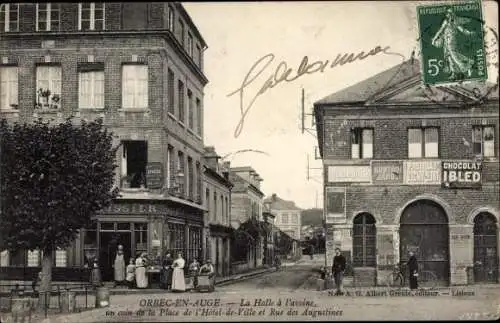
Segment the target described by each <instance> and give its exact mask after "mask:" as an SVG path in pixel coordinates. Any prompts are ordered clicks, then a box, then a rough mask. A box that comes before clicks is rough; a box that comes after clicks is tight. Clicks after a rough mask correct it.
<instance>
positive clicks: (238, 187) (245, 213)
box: [229, 166, 264, 272]
mask: <svg viewBox="0 0 500 323" xmlns="http://www.w3.org/2000/svg"><path fill="white" fill-rule="evenodd" d="M229 180H230V181H231V183H233V185H234V186H233V189H232V191H231V224H232V226H233V228H235V229H239V228H240V227H241V226H242V225H246V224H249V223H261V222H262V221H263V215H262V211H263V198H264V193H262V191H261V190H260V182H261V181H262V178H261V177H260V176H259V174H258V173H257V172H256V171H255V170H254V169H253V168H252V167H249V166H246V167H234V168H231V169H230V174H229ZM252 225H253V224H252ZM240 231H241V230H240ZM238 234H240V235H245V234H246V233H244V232H240V233H238ZM263 243H264V242H263V236H261V235H259V236H258V237H257V238H256V240H255V241H253V243H252V244H250V245H248V246H244V245H242V246H240V247H235V248H232V249H231V254H232V261H233V268H234V271H235V272H238V271H240V270H245V269H248V268H256V267H258V266H260V265H262V259H263V257H264V254H263ZM244 247H248V249H247V250H243V248H244Z"/></svg>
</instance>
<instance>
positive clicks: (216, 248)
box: [215, 237, 221, 275]
mask: <svg viewBox="0 0 500 323" xmlns="http://www.w3.org/2000/svg"><path fill="white" fill-rule="evenodd" d="M219 257H220V254H219V237H216V238H215V271H216V272H217V275H220V274H221V272H220V258H219Z"/></svg>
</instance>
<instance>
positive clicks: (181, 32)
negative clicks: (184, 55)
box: [179, 19, 186, 47]
mask: <svg viewBox="0 0 500 323" xmlns="http://www.w3.org/2000/svg"><path fill="white" fill-rule="evenodd" d="M179 29H180V30H179V37H180V38H181V45H182V47H184V46H185V45H186V25H185V24H184V22H183V21H182V20H181V19H179Z"/></svg>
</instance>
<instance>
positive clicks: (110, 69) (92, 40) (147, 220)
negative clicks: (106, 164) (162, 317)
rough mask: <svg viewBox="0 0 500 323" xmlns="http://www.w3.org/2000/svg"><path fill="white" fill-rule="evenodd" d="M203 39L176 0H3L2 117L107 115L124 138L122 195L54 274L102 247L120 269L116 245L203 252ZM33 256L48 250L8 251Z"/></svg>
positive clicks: (7, 258) (188, 254)
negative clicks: (74, 0) (56, 0)
mask: <svg viewBox="0 0 500 323" xmlns="http://www.w3.org/2000/svg"><path fill="white" fill-rule="evenodd" d="M205 48H206V44H205V41H204V40H203V38H202V36H201V34H200V32H199V31H198V29H197V28H196V26H195V25H194V23H193V22H192V20H191V18H190V17H189V15H188V14H187V12H186V11H185V9H184V8H183V6H182V5H181V4H180V3H177V2H175V3H174V2H172V3H167V2H130V3H111V2H110V3H100V2H99V3H98V2H87V3H37V4H35V3H20V4H17V3H4V4H1V8H0V82H1V88H0V91H1V96H0V117H1V118H6V119H7V120H9V121H10V122H31V121H33V120H34V119H35V118H42V119H46V120H54V121H62V120H64V119H65V118H67V117H71V116H73V117H75V119H76V120H78V119H93V118H97V117H101V118H103V119H104V123H105V125H106V126H107V127H108V128H109V129H110V130H111V131H113V133H114V134H115V136H116V139H115V141H116V142H115V143H116V145H118V144H120V148H119V151H118V155H117V161H118V164H119V168H118V172H117V173H116V185H117V186H119V187H120V189H121V197H120V198H118V199H117V200H116V201H115V202H114V203H113V205H112V206H111V207H110V208H109V209H108V210H105V211H103V212H102V213H101V214H99V216H98V217H97V219H96V221H95V226H94V227H93V228H89V230H87V231H86V232H82V233H81V235H80V237H79V238H78V239H77V240H76V241H75V243H74V246H73V247H72V248H69V250H58V251H57V253H56V256H55V260H54V263H55V266H56V267H55V268H54V275H55V276H56V277H55V279H58V278H59V276H58V275H59V274H60V273H64V272H66V273H71V272H72V271H71V270H66V269H68V268H69V269H76V268H81V267H83V266H84V265H85V263H86V262H88V261H89V259H90V258H93V257H98V258H99V260H100V265H101V266H102V272H103V277H104V279H105V280H108V279H111V278H112V270H111V261H112V258H113V256H114V252H115V250H116V246H117V244H123V245H124V247H125V253H126V256H127V257H129V256H132V257H135V255H136V254H137V253H139V252H141V251H146V252H148V253H150V254H152V255H153V256H154V255H157V254H160V253H163V252H165V251H166V250H171V251H173V252H177V251H183V252H185V258H187V260H190V259H191V258H193V257H196V256H200V255H201V253H202V249H203V241H204V240H205V239H203V238H202V234H203V233H202V232H203V230H202V228H203V214H204V211H205V208H204V206H203V203H202V197H201V194H202V172H203V160H202V156H203V153H204V150H203V148H204V145H203V88H204V86H205V85H206V83H207V82H208V80H207V79H206V77H205V75H204V73H203V51H204V50H205ZM47 90H48V91H47ZM25 264H27V265H28V266H29V267H34V268H36V267H37V266H39V264H40V255H39V254H38V253H37V252H36V251H34V252H29V253H28V254H27V256H25V255H22V254H20V255H8V253H7V252H3V253H2V258H1V265H2V266H5V267H7V269H8V268H14V269H15V267H16V266H23V265H25ZM3 272H5V271H3ZM14 272H15V271H12V272H10V273H9V275H7V277H14V276H15V274H14ZM62 276H64V275H62Z"/></svg>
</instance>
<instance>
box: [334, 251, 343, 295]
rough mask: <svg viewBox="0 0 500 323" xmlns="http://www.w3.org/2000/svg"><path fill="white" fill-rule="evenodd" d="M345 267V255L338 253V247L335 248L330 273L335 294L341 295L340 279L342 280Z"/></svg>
mask: <svg viewBox="0 0 500 323" xmlns="http://www.w3.org/2000/svg"><path fill="white" fill-rule="evenodd" d="M345 267H346V260H345V257H344V256H343V255H342V254H341V253H340V248H335V257H333V265H332V274H333V278H334V279H335V286H336V287H337V291H336V292H335V295H343V294H344V292H343V291H342V281H343V280H344V271H345Z"/></svg>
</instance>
